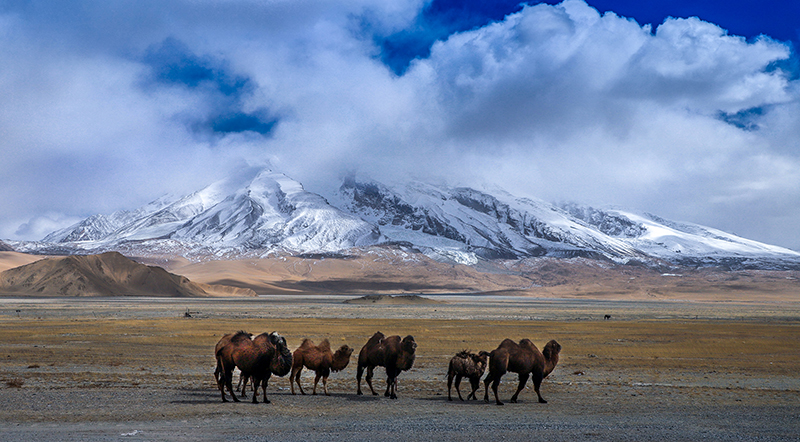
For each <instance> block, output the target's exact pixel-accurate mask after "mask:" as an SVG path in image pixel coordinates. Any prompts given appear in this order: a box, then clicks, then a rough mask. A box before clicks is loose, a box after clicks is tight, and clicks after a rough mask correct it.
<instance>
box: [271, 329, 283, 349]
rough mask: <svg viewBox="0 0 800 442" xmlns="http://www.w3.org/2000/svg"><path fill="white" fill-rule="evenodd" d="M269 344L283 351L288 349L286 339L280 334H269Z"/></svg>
mask: <svg viewBox="0 0 800 442" xmlns="http://www.w3.org/2000/svg"><path fill="white" fill-rule="evenodd" d="M269 342H270V343H271V344H272V345H274V346H275V347H276V348H279V349H282V348H287V346H286V338H284V337H283V336H281V335H279V334H278V332H272V333H270V334H269Z"/></svg>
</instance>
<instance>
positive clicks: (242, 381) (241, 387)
mask: <svg viewBox="0 0 800 442" xmlns="http://www.w3.org/2000/svg"><path fill="white" fill-rule="evenodd" d="M239 333H245V334H247V335H248V336H250V338H251V339H252V337H253V334H252V333H247V332H245V331H240V332H239ZM234 334H235V333H228V334H226V335H223V336H222V338H220V340H219V342H217V345H216V347H214V355H215V358H216V354H217V352H219V350H220V349H221V348H222V347H224V346H225V345H227V344H228V343H230V342H231V338H232V337H233V336H234ZM221 374H222V367H221V366H220V364H219V359H217V366H216V367H215V368H214V380H215V381H216V382H217V383H219V378H220V376H221ZM246 386H247V378H246V377H244V376H241V373H240V375H239V383H238V385H237V386H236V391H239V392H241V396H242V397H243V398H246V397H247V394H246V392H245V390H246V388H245V387H246Z"/></svg>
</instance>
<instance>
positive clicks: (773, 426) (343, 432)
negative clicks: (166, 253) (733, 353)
mask: <svg viewBox="0 0 800 442" xmlns="http://www.w3.org/2000/svg"><path fill="white" fill-rule="evenodd" d="M544 388H545V391H544V393H545V394H546V397H547V399H548V400H549V403H547V404H539V403H536V402H535V400H534V396H533V392H532V391H525V392H524V393H523V394H522V397H521V400H520V402H519V403H516V404H506V405H504V406H502V407H499V406H496V405H494V404H486V403H484V402H483V401H482V400H478V401H471V402H460V401H454V402H448V401H447V399H446V396H427V395H420V394H415V393H414V392H413V391H412V392H408V391H405V390H403V389H402V386H401V392H400V393H401V394H400V398H399V399H398V400H395V401H392V400H389V399H387V398H384V397H383V396H378V397H373V396H356V395H353V394H350V393H334V394H332V395H331V396H330V397H324V396H316V397H313V396H300V395H297V396H292V395H291V394H289V393H288V392H280V391H270V393H269V396H270V399H271V401H272V403H270V404H252V403H249V402H242V403H221V402H220V401H219V397H218V395H217V394H216V392H214V391H213V390H210V389H208V388H202V389H189V388H174V389H170V388H163V389H158V390H151V389H140V388H129V389H86V390H70V389H66V390H52V391H37V392H33V393H32V392H29V391H26V390H24V389H6V390H3V391H2V402H0V403H1V404H2V405H1V406H2V410H0V412H1V413H2V414H3V415H4V416H9V415H13V414H19V415H22V416H25V418H24V419H20V420H24V421H25V422H13V421H4V422H3V423H0V434H2V439H3V440H6V441H11V440H20V441H22V440H26V441H30V440H39V441H49V440H60V441H72V440H82V441H83V440H85V441H105V440H131V441H148V440H176V441H180V440H187V441H189V440H242V441H246V440H259V441H273V440H275V441H324V440H325V441H327V440H344V439H349V440H433V439H436V440H465V439H478V440H532V439H534V438H538V437H546V438H547V440H555V441H561V440H564V441H574V440H601V441H602V440H609V441H621V440H630V441H653V440H672V441H675V440H686V441H689V440H691V441H697V440H703V439H705V440H737V441H739V440H747V441H753V440H763V441H786V440H797V437H798V436H797V435H798V434H800V396H799V395H798V393H797V392H775V391H770V392H753V391H734V390H723V391H710V390H707V391H684V389H675V388H666V387H642V388H631V387H625V386H596V385H591V386H587V385H582V386H575V385H572V386H568V385H559V386H554V385H545V387H544ZM508 395H510V392H507V393H506V397H508ZM29 420H33V421H34V422H30V421H29ZM542 432H544V433H546V435H544V434H542Z"/></svg>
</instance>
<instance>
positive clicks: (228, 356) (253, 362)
mask: <svg viewBox="0 0 800 442" xmlns="http://www.w3.org/2000/svg"><path fill="white" fill-rule="evenodd" d="M216 358H217V365H219V366H220V367H221V371H220V373H221V374H220V376H219V380H218V381H217V386H218V387H219V391H220V393H221V395H222V402H228V400H227V399H226V398H225V387H226V386H227V387H228V392H230V394H231V398H232V399H233V401H234V402H239V399H238V398H237V397H236V394H235V393H234V392H233V386H232V385H231V380H232V378H233V369H234V368H236V367H238V368H239V370H240V371H241V372H242V373H241V376H242V377H252V379H253V390H254V391H253V403H254V404H257V403H258V399H257V397H258V387H259V385H260V386H261V389H262V394H263V396H264V403H266V404H268V403H270V400H269V399H267V383H268V382H269V378H270V377H271V376H272V374H273V373H274V374H276V375H278V376H286V374H288V373H289V371H290V370H291V368H292V352H291V351H289V349H288V348H287V347H286V339H284V338H283V336H281V335H279V334H278V333H276V332H272V333H270V334H266V333H262V334H260V335H258V336H256V337H255V338H253V339H251V338H250V334H249V333H246V332H243V331H240V332H238V333H235V334H234V335H233V336H232V337H231V338H230V342H228V343H227V344H225V345H223V346H222V347H221V348H220V349H219V351H217V353H216ZM242 388H243V389H244V387H242Z"/></svg>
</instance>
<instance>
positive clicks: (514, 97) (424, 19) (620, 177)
mask: <svg viewBox="0 0 800 442" xmlns="http://www.w3.org/2000/svg"><path fill="white" fill-rule="evenodd" d="M466 3H467V6H464V8H466V9H463V8H462V9H463V10H457V11H455V12H453V9H452V7H451V8H450V9H447V2H433V3H425V2H422V1H417V0H408V1H400V2H375V1H370V0H361V1H358V0H353V1H324V2H323V1H312V0H307V1H291V2H289V1H275V2H264V3H262V2H257V3H256V2H247V1H230V2H216V1H213V2H212V1H192V2H189V1H161V2H148V1H145V2H130V3H128V2H123V3H117V4H113V5H111V4H107V3H106V2H100V1H80V2H77V1H76V2H65V3H59V6H53V5H51V4H50V3H49V2H36V1H28V2H18V3H15V2H12V3H11V5H9V6H5V7H3V8H0V64H1V65H2V66H4V68H3V69H2V70H0V88H1V90H3V91H4V93H3V94H1V95H0V133H2V134H3V136H2V137H0V152H2V157H3V160H2V161H0V188H2V192H0V207H2V208H3V211H4V215H3V216H2V217H0V237H2V238H8V239H39V238H41V237H42V236H44V234H46V233H48V232H49V231H50V230H52V228H53V227H54V226H58V225H59V224H65V223H68V222H70V221H74V220H75V219H77V218H81V217H85V216H87V215H91V214H94V213H109V212H111V211H114V210H118V209H132V208H135V207H138V206H140V205H142V204H144V203H146V202H148V201H150V200H153V199H155V198H157V197H159V196H161V195H163V194H164V193H169V192H173V193H182V192H187V191H192V190H196V189H197V188H199V187H200V186H203V185H206V184H208V183H210V182H211V181H214V180H216V179H219V178H221V177H223V176H226V175H228V174H230V173H235V171H236V170H237V169H239V168H241V167H243V166H245V165H258V164H271V165H272V166H273V167H274V168H275V169H278V170H281V171H284V172H285V173H287V174H288V175H290V176H292V177H294V178H296V179H298V180H300V181H301V182H303V183H304V184H306V186H307V187H308V188H309V190H312V191H318V192H321V193H325V192H326V191H327V189H331V188H332V187H333V186H336V183H337V182H338V181H339V180H340V179H341V177H342V176H343V175H344V174H346V173H349V172H353V171H357V172H359V173H363V174H366V175H369V176H372V177H373V178H376V179H379V180H386V181H394V180H404V179H408V178H412V177H413V178H421V179H436V180H447V181H448V182H450V183H452V184H456V185H469V186H473V187H482V186H500V187H503V188H505V189H506V190H508V191H510V192H512V193H514V194H518V195H521V196H533V197H538V198H543V199H548V200H575V201H579V202H584V203H589V204H594V205H608V204H612V205H618V206H624V207H630V208H634V209H640V210H644V211H650V212H653V213H656V214H658V215H660V216H664V217H666V218H673V219H678V220H685V221H693V222H698V223H702V224H706V225H709V226H713V227H717V228H721V229H723V230H727V231H731V232H733V233H737V234H739V235H743V236H746V237H749V238H752V239H757V240H761V241H765V242H769V243H773V244H778V245H783V246H786V247H790V248H793V249H795V250H800V234H798V233H795V232H800V83H798V80H797V72H795V70H793V68H792V66H796V65H797V56H796V54H795V53H793V52H792V48H791V46H790V45H789V44H787V43H783V42H780V41H775V40H772V39H770V38H769V37H768V36H764V37H760V38H754V39H745V38H743V37H738V36H735V35H730V34H729V33H727V31H725V30H724V29H722V28H720V27H719V26H717V25H715V24H713V23H708V22H704V21H701V20H699V19H697V18H678V19H672V18H671V19H667V20H666V21H664V22H663V23H661V24H658V25H656V26H652V27H651V26H648V25H640V24H639V23H637V22H635V21H634V20H632V19H628V18H625V17H620V16H617V15H615V14H614V13H612V12H608V13H605V14H600V13H599V12H598V11H597V10H595V9H593V8H592V7H590V6H588V5H587V4H586V3H584V2H583V1H581V0H566V1H564V2H563V3H559V4H556V5H549V4H538V5H533V6H522V7H518V6H517V5H514V4H511V3H509V5H505V7H506V8H507V10H508V13H509V15H503V14H502V13H501V12H498V11H494V10H492V11H490V10H484V9H480V8H477V7H476V8H473V9H469V7H470V6H469V3H470V2H466ZM448 14H449V15H448Z"/></svg>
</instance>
